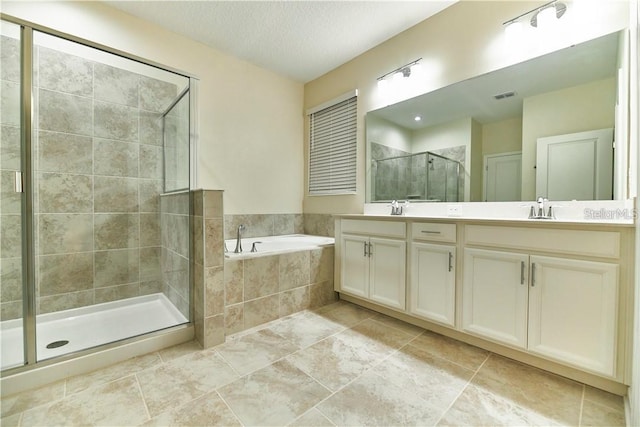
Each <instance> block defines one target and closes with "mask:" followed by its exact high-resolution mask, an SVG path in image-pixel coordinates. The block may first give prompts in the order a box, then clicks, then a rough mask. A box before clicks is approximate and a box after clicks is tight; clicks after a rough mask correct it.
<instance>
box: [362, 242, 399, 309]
mask: <svg viewBox="0 0 640 427" xmlns="http://www.w3.org/2000/svg"><path fill="white" fill-rule="evenodd" d="M369 241H370V242H371V246H370V252H371V255H370V256H371V258H370V260H371V265H370V267H369V268H370V270H369V299H371V300H372V301H375V302H378V303H380V304H383V305H386V306H389V307H393V308H399V309H402V310H404V308H405V289H406V278H405V265H406V243H405V241H404V240H393V239H382V238H378V237H371V238H370V240H369Z"/></svg>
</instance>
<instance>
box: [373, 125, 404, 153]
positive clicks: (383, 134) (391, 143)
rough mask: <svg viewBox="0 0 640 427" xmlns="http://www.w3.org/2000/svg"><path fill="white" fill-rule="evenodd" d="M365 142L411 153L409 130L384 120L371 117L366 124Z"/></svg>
mask: <svg viewBox="0 0 640 427" xmlns="http://www.w3.org/2000/svg"><path fill="white" fill-rule="evenodd" d="M367 140H368V141H369V143H372V142H375V143H378V144H382V145H386V146H387V147H392V148H397V149H398V150H402V151H406V152H407V153H411V152H412V151H411V130H410V129H407V128H404V127H402V126H400V125H397V124H395V123H392V122H390V121H389V120H385V119H383V118H381V117H375V116H371V117H370V120H369V121H368V122H367Z"/></svg>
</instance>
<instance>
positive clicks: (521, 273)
mask: <svg viewBox="0 0 640 427" xmlns="http://www.w3.org/2000/svg"><path fill="white" fill-rule="evenodd" d="M520 284H521V285H524V261H520Z"/></svg>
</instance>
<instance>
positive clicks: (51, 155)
mask: <svg viewBox="0 0 640 427" xmlns="http://www.w3.org/2000/svg"><path fill="white" fill-rule="evenodd" d="M14 42H15V41H13V40H11V39H6V38H5V37H3V38H2V47H3V48H2V55H6V54H12V53H11V52H14V53H15V52H16V50H15V49H16V47H15V46H12V43H14ZM5 47H9V48H7V49H5ZM3 63H4V62H3ZM35 66H36V70H37V72H36V76H35V87H36V104H35V106H36V110H37V115H36V117H37V123H36V129H35V132H34V137H35V139H36V143H35V152H36V153H37V155H36V159H35V165H34V166H35V176H36V180H37V181H36V182H37V185H36V186H35V192H36V200H35V212H36V217H35V228H36V233H37V237H36V242H37V251H36V254H37V260H36V264H37V266H36V272H37V278H38V283H37V287H38V297H37V310H38V313H48V312H53V311H59V310H64V309H69V308H76V307H83V306H87V305H92V304H97V303H101V302H107V301H113V300H117V299H122V298H128V297H133V296H139V295H145V294H151V293H156V292H161V291H162V290H163V286H162V282H161V279H162V277H161V271H160V268H159V266H160V253H161V250H160V247H161V241H160V239H161V238H160V221H159V220H160V215H159V195H160V193H161V191H162V181H161V179H162V154H163V153H162V122H161V114H160V112H162V111H164V110H165V109H166V108H167V107H168V106H169V104H170V103H171V102H172V100H173V99H174V97H175V96H176V94H177V88H176V86H175V85H174V84H170V83H166V82H162V81H160V80H156V79H153V78H149V77H146V76H142V75H139V74H135V73H132V72H129V71H125V70H122V69H118V68H114V67H111V66H108V65H104V64H102V63H98V62H93V61H89V60H86V59H83V58H80V57H77V56H73V55H69V54H67V53H62V52H58V51H55V50H52V49H49V48H45V47H37V49H36V57H35ZM17 76H18V74H16V73H15V72H11V71H10V70H6V71H5V70H4V69H3V71H2V82H1V83H2V106H3V111H2V113H3V114H0V116H2V141H3V156H2V157H3V158H2V168H3V175H2V176H3V179H2V182H3V185H2V188H3V214H4V213H5V211H7V212H11V213H12V215H11V218H7V220H5V216H4V215H3V221H2V228H3V230H2V231H3V233H2V249H3V250H2V253H1V256H2V277H3V286H2V288H3V290H2V319H3V320H4V319H11V318H16V317H19V316H20V315H21V313H20V307H21V304H22V303H21V302H20V301H19V299H20V294H19V292H18V291H17V290H16V289H13V288H14V287H15V286H16V284H18V283H19V281H18V280H4V279H5V276H6V277H11V278H15V276H16V273H15V272H14V269H15V257H16V255H18V253H17V252H16V251H19V250H20V236H19V234H18V233H19V229H20V228H19V220H20V217H19V215H17V213H19V204H16V203H15V201H12V204H11V205H10V207H11V208H10V209H9V210H7V208H8V206H7V204H5V196H7V191H6V190H7V189H6V188H5V187H6V184H7V180H6V179H5V178H6V176H5V173H4V170H6V169H5V168H7V169H14V168H16V167H17V166H16V165H17V163H16V162H17V161H18V157H17V156H16V155H15V153H13V155H11V154H9V155H8V156H5V149H4V147H5V137H6V138H7V139H6V141H7V142H10V141H11V138H15V137H17V135H19V132H18V127H17V126H18V118H19V116H18V117H16V116H15V114H5V111H4V110H5V108H8V107H9V106H12V105H17V104H16V103H18V95H19V91H18V87H19V86H18V80H17V79H16V78H17ZM7 197H9V196H7ZM14 211H15V212H14ZM5 287H6V289H5Z"/></svg>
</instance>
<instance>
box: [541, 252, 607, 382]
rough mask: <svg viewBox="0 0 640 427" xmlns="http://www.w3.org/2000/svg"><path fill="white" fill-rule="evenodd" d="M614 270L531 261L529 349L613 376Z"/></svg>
mask: <svg viewBox="0 0 640 427" xmlns="http://www.w3.org/2000/svg"><path fill="white" fill-rule="evenodd" d="M617 277H618V266H617V265H615V264H607V263H602V262H591V261H578V260H572V259H563V258H552V257H542V256H532V257H531V286H530V292H529V351H531V352H534V353H538V354H541V355H544V356H548V357H552V358H554V359H556V360H558V361H561V362H564V363H570V364H572V365H575V366H577V367H581V368H586V369H589V370H591V371H594V372H597V373H600V374H605V375H608V376H611V377H613V376H615V354H616V351H615V349H616V324H617V319H618V316H617V310H616V307H617V301H618V279H617Z"/></svg>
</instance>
